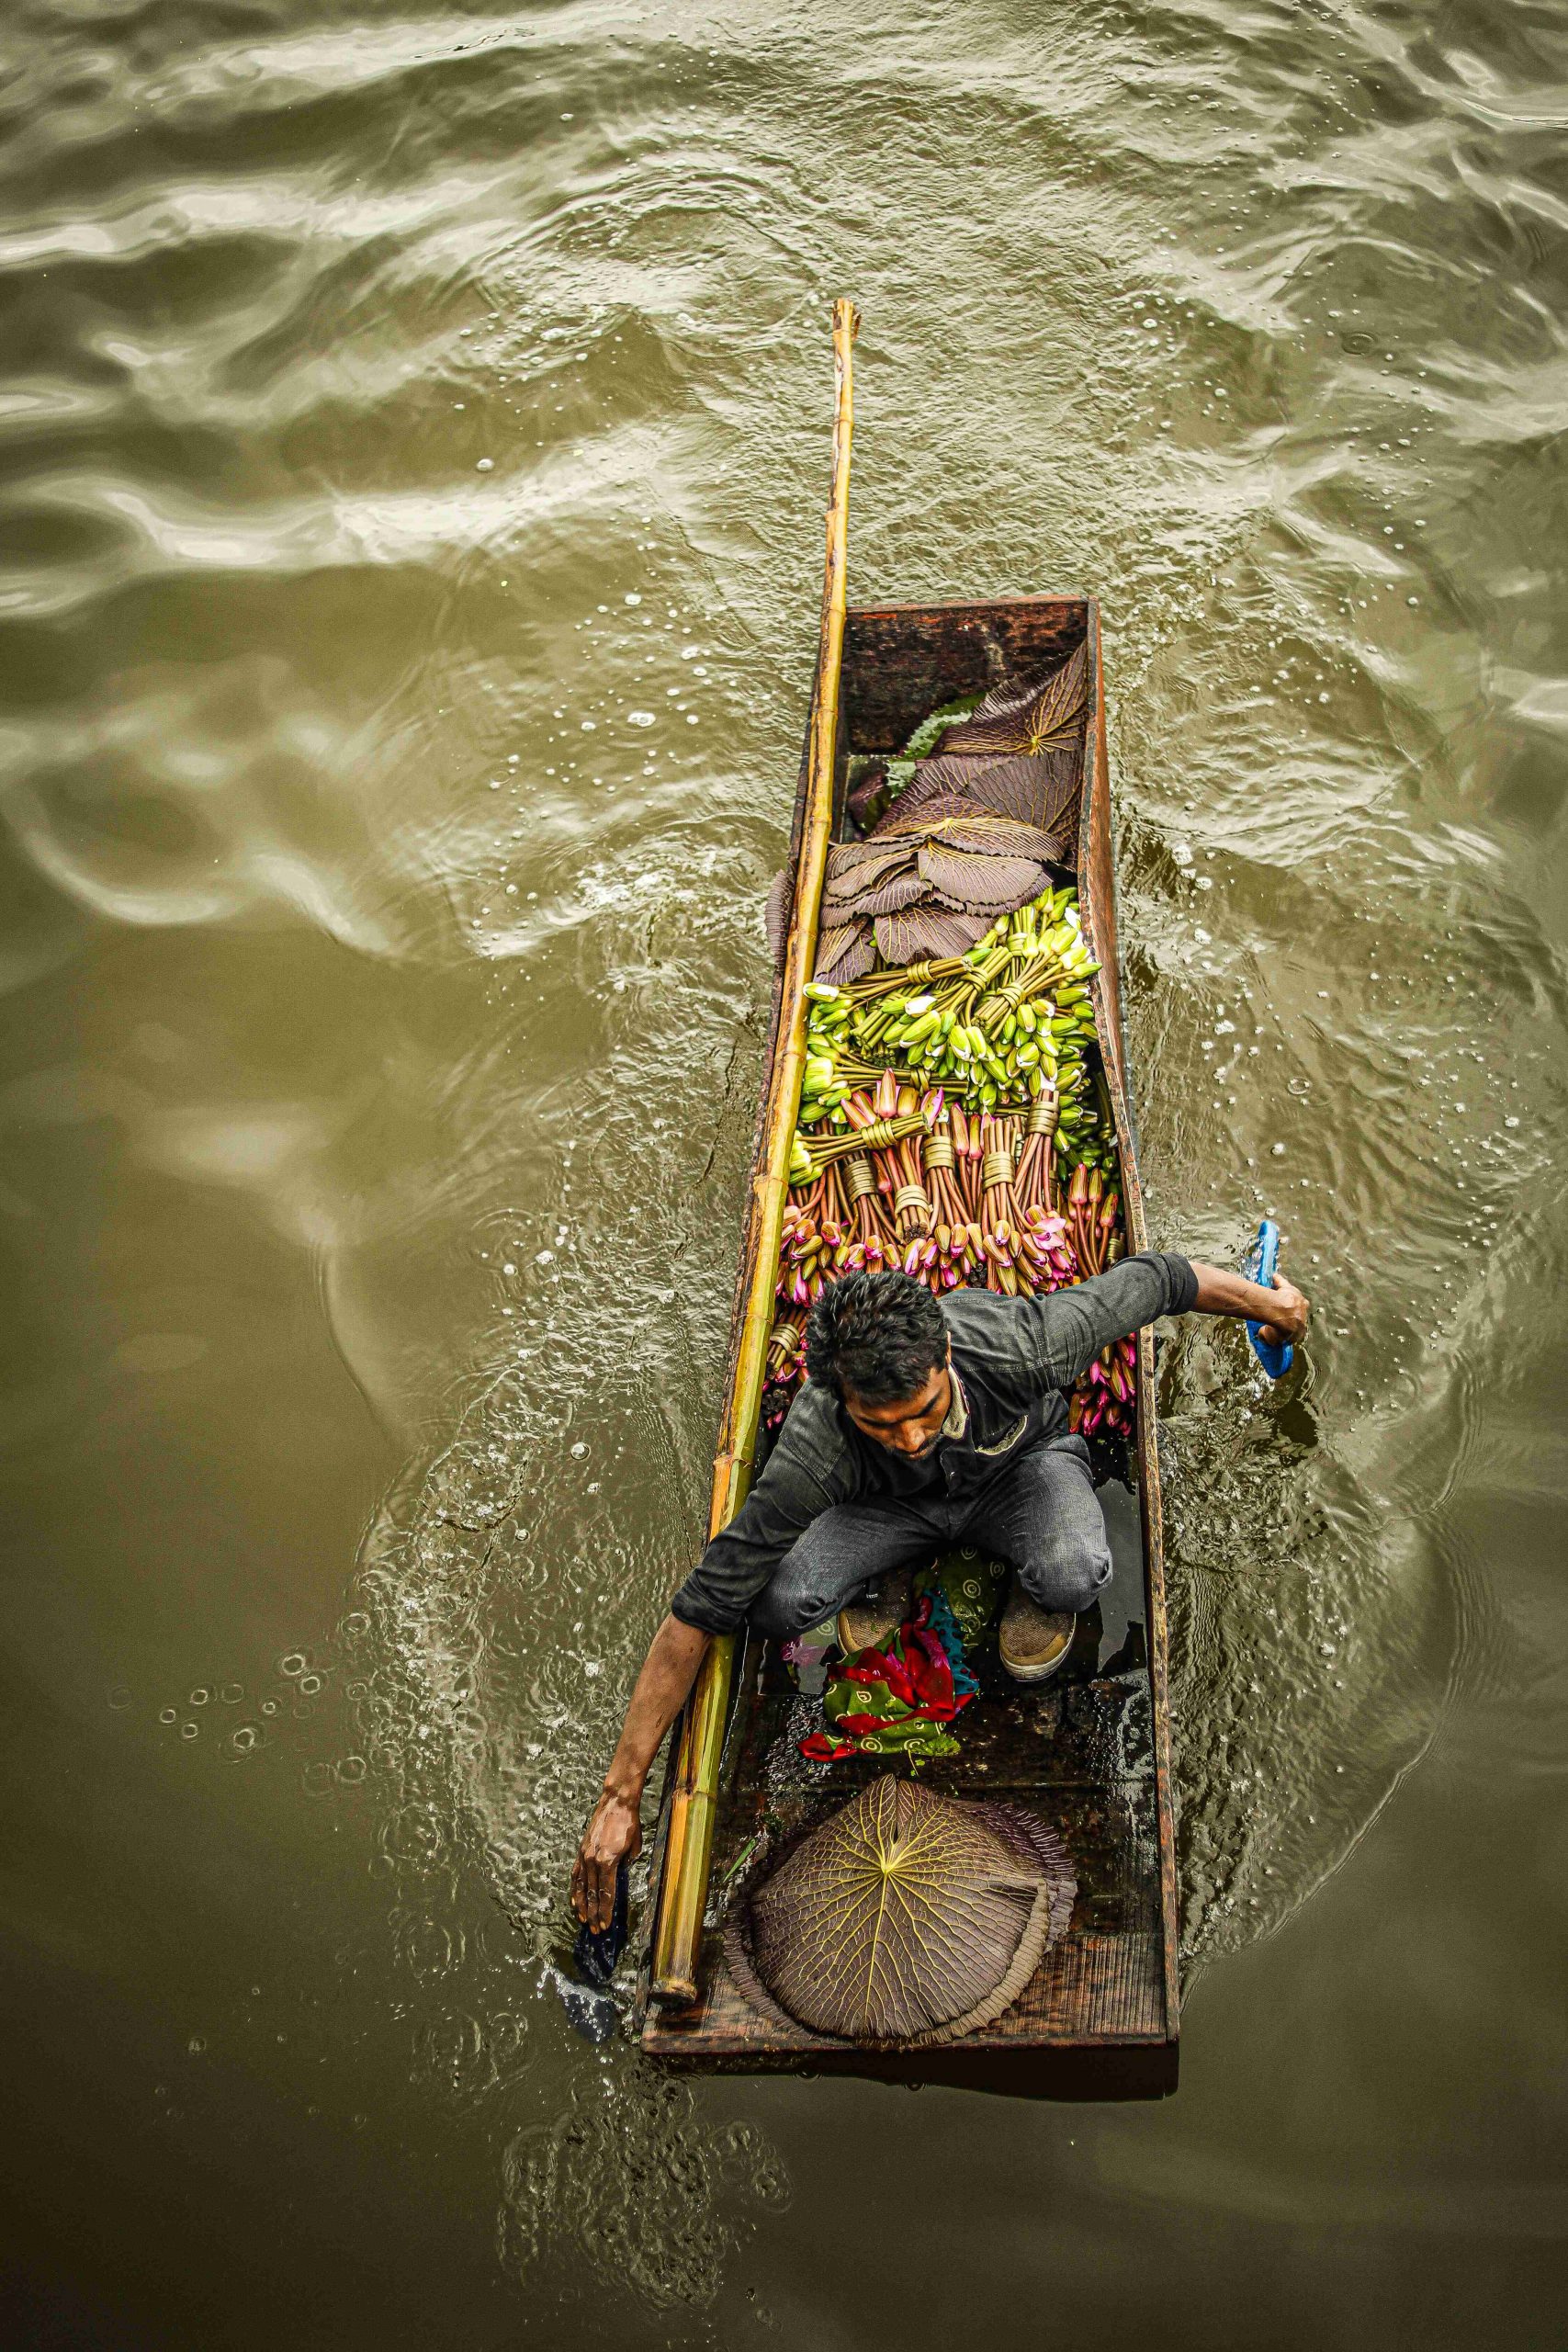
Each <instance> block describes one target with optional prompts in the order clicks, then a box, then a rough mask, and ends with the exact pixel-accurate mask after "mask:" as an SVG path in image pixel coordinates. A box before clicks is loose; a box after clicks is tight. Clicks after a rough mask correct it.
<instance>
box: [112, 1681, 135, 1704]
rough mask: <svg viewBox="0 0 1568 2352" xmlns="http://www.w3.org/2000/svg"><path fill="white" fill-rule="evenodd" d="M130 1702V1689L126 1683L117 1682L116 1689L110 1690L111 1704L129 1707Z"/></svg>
mask: <svg viewBox="0 0 1568 2352" xmlns="http://www.w3.org/2000/svg"><path fill="white" fill-rule="evenodd" d="M109 1705H110V1706H111V1707H129V1706H130V1690H129V1689H128V1687H127V1686H126V1684H125V1683H123V1682H117V1683H116V1684H115V1686H114V1689H113V1690H112V1691H110V1692H109Z"/></svg>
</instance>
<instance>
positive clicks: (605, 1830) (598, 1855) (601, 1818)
mask: <svg viewBox="0 0 1568 2352" xmlns="http://www.w3.org/2000/svg"><path fill="white" fill-rule="evenodd" d="M641 1851H642V1823H641V1821H640V1820H639V1818H638V1808H637V1805H636V1804H634V1803H633V1802H632V1801H631V1800H630V1799H629V1798H626V1797H624V1796H618V1795H616V1794H615V1792H613V1791H611V1790H609V1789H606V1790H605V1791H604V1794H603V1795H602V1796H601V1798H600V1799H599V1802H598V1804H596V1805H595V1806H594V1808H593V1810H592V1814H590V1815H589V1817H588V1826H587V1828H586V1829H585V1830H584V1831H583V1833H582V1842H581V1845H580V1846H579V1847H578V1849H577V1860H576V1861H575V1862H574V1863H573V1864H572V1869H571V1907H572V1909H573V1910H574V1911H575V1912H576V1914H577V1916H578V1917H579V1918H580V1919H581V1920H582V1921H583V1922H584V1924H585V1925H586V1926H588V1927H590V1928H592V1929H593V1931H594V1933H595V1934H596V1935H602V1934H603V1933H604V1929H605V1928H607V1927H608V1926H609V1924H610V1918H611V1915H612V1913H613V1912H614V1910H615V1873H616V1871H618V1870H619V1868H620V1866H621V1864H622V1863H623V1862H635V1861H636V1860H637V1856H638V1855H639V1854H640V1853H641Z"/></svg>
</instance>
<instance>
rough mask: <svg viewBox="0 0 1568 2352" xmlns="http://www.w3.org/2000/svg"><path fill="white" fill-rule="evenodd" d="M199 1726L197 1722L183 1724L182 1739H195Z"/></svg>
mask: <svg viewBox="0 0 1568 2352" xmlns="http://www.w3.org/2000/svg"><path fill="white" fill-rule="evenodd" d="M196 1736H197V1725H196V1724H181V1725H180V1737H181V1738H182V1739H194V1738H195V1737H196Z"/></svg>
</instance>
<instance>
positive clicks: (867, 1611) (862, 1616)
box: [839, 1568, 915, 1657]
mask: <svg viewBox="0 0 1568 2352" xmlns="http://www.w3.org/2000/svg"><path fill="white" fill-rule="evenodd" d="M914 1606H915V1571H914V1570H913V1568H890V1569H889V1570H888V1572H887V1574H886V1576H885V1577H877V1578H876V1579H875V1581H874V1582H873V1583H871V1584H868V1585H867V1586H866V1589H865V1590H864V1591H863V1593H862V1594H861V1596H860V1598H859V1599H858V1600H852V1601H851V1602H850V1603H849V1604H848V1606H847V1607H846V1608H843V1609H840V1611H839V1647H840V1649H841V1650H842V1651H843V1653H844V1656H845V1657H849V1656H850V1655H851V1654H852V1652H853V1651H855V1650H885V1649H886V1647H887V1645H888V1643H889V1642H890V1641H891V1640H892V1639H893V1636H894V1634H896V1633H897V1631H898V1628H899V1626H900V1625H901V1624H902V1623H904V1620H905V1618H906V1617H908V1615H909V1614H910V1613H911V1611H913V1609H914Z"/></svg>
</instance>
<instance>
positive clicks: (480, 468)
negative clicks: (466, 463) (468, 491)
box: [474, 458, 495, 474]
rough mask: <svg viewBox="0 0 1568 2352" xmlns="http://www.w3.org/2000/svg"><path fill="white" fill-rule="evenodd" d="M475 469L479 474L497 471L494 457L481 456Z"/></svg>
mask: <svg viewBox="0 0 1568 2352" xmlns="http://www.w3.org/2000/svg"><path fill="white" fill-rule="evenodd" d="M474 471H475V472H476V473H477V474H492V473H493V472H494V471H495V459H494V458H480V459H479V463H478V465H477V466H476V467H475V468H474Z"/></svg>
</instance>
